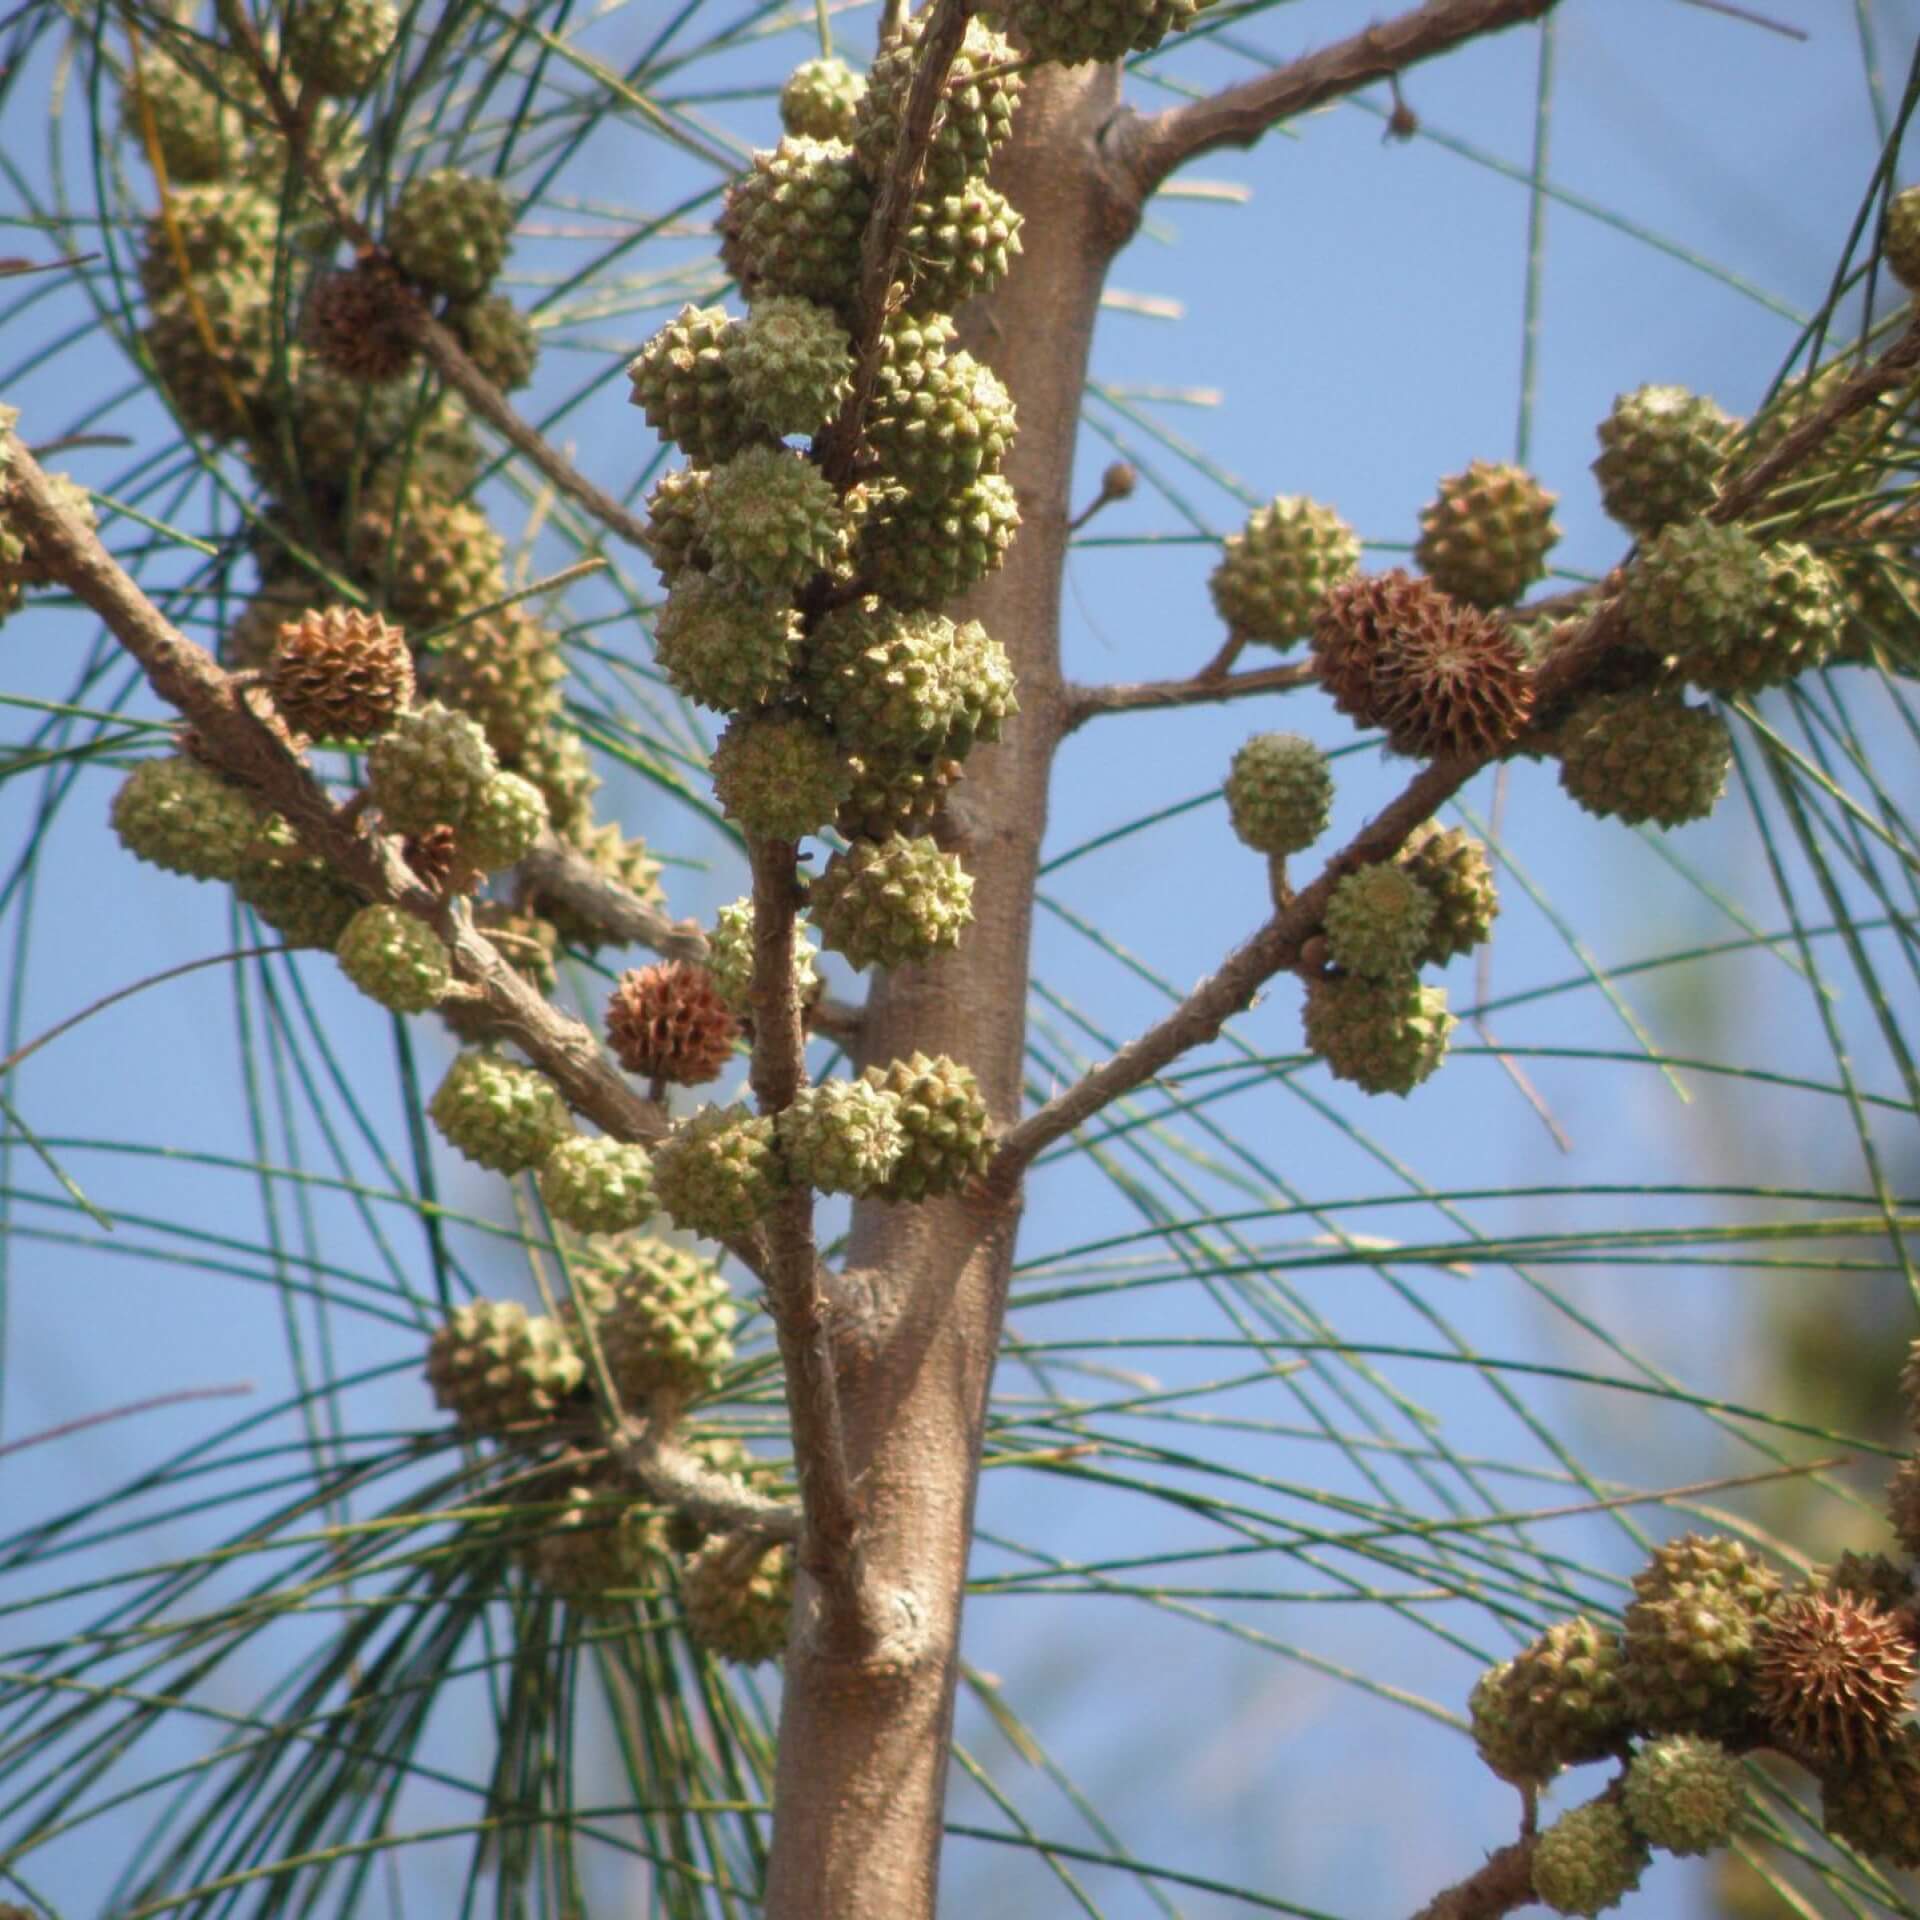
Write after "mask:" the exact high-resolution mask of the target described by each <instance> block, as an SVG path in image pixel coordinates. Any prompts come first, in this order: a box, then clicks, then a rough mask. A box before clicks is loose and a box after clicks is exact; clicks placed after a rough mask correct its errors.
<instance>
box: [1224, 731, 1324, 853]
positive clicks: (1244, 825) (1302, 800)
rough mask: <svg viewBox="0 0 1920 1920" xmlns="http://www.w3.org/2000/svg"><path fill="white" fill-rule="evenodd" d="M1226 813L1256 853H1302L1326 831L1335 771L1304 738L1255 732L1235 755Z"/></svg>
mask: <svg viewBox="0 0 1920 1920" xmlns="http://www.w3.org/2000/svg"><path fill="white" fill-rule="evenodd" d="M1226 795H1227V814H1228V817H1229V818H1230V819H1231V820H1232V822H1233V830H1234V832H1235V834H1237V835H1238V836H1239V838H1240V839H1241V841H1242V842H1244V843H1245V844H1246V845H1247V846H1249V847H1251V848H1253V850H1254V851H1255V852H1256V853H1269V854H1271V853H1283V854H1284V853H1300V852H1302V851H1304V850H1305V849H1306V848H1308V847H1310V846H1312V845H1313V843H1314V842H1315V841H1316V840H1317V839H1319V837H1320V836H1321V834H1323V833H1324V832H1326V830H1327V818H1328V815H1329V814H1330V813H1331V812H1332V811H1333V772H1332V769H1331V768H1330V767H1329V766H1328V764H1327V756H1326V755H1325V754H1324V753H1323V752H1321V750H1320V749H1319V748H1318V747H1316V746H1315V745H1314V744H1313V742H1312V741H1311V740H1309V739H1308V738H1307V737H1306V736H1305V735H1304V734H1299V733H1257V734H1255V735H1254V736H1253V738H1252V739H1251V740H1249V741H1248V742H1247V743H1246V745H1245V746H1243V747H1241V748H1240V750H1239V751H1238V752H1237V753H1236V754H1235V755H1234V756H1233V765H1232V767H1231V769H1230V770H1229V771H1228V774H1227V784H1226Z"/></svg>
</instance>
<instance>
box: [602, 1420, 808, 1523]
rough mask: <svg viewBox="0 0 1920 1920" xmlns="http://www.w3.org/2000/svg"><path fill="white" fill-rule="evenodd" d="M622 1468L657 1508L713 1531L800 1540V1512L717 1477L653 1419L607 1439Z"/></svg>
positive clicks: (636, 1422)
mask: <svg viewBox="0 0 1920 1920" xmlns="http://www.w3.org/2000/svg"><path fill="white" fill-rule="evenodd" d="M607 1447H608V1451H609V1452H610V1453H611V1454H612V1456H613V1458H614V1459H615V1460H616V1461H617V1462H618V1463H619V1466H620V1469H621V1471H622V1472H623V1473H625V1474H626V1475H627V1477H628V1478H629V1479H630V1480H632V1481H633V1483H634V1484H635V1485H636V1486H637V1487H638V1488H639V1489H640V1491H641V1492H642V1493H644V1494H645V1495H646V1496H647V1498H648V1499H649V1500H651V1501H653V1502H654V1503H655V1504H656V1505H659V1506H663V1507H672V1508H673V1509H674V1510H675V1512H677V1513H683V1514H685V1515H686V1517H687V1518H688V1519H689V1520H692V1521H694V1522H695V1523H696V1524H697V1525H699V1526H701V1527H704V1528H706V1529H707V1530H708V1531H709V1532H712V1533H753V1534H759V1535H760V1536H761V1537H762V1538H764V1539H768V1540H798V1539H799V1537H800V1509H799V1508H798V1507H796V1506H794V1505H792V1504H791V1503H790V1502H788V1501H785V1500H773V1499H769V1498H768V1497H767V1495H765V1494H762V1493H755V1492H753V1491H752V1490H751V1489H750V1488H748V1487H744V1486H742V1485H741V1484H740V1483H739V1481H737V1480H735V1479H734V1478H733V1477H732V1476H731V1475H729V1474H724V1473H715V1472H714V1470H713V1469H712V1468H711V1467H709V1466H707V1465H706V1464H705V1463H704V1462H703V1461H702V1460H700V1459H699V1458H698V1457H696V1456H695V1455H694V1454H691V1453H689V1452H688V1451H687V1450H686V1448H684V1447H682V1446H677V1445H676V1444H675V1443H674V1441H673V1438H672V1434H671V1431H670V1430H669V1431H667V1432H662V1431H661V1430H660V1428H659V1427H658V1426H657V1424H656V1423H655V1422H653V1421H651V1420H629V1421H627V1422H626V1423H625V1424H624V1426H623V1427H622V1428H621V1430H620V1431H619V1432H618V1433H616V1434H612V1435H610V1436H609V1437H608V1441H607Z"/></svg>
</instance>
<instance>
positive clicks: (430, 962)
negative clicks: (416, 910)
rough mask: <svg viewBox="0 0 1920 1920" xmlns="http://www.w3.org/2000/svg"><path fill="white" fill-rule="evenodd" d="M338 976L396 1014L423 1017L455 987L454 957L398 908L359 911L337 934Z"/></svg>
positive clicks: (423, 925)
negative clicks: (340, 975)
mask: <svg viewBox="0 0 1920 1920" xmlns="http://www.w3.org/2000/svg"><path fill="white" fill-rule="evenodd" d="M333 957H334V958H335V959H336V960H338V961H339V962H340V971H341V972H342V973H344V974H345V975H346V976H347V978H348V979H349V980H351V981H352V982H353V984H354V985H355V986H356V987H358V988H359V989H360V991H361V992H362V993H364V994H365V995H366V996H367V997H368V999H370V1000H377V1001H379V1003H380V1004H381V1005H382V1006H383V1007H387V1008H389V1009H390V1010H391V1011H393V1012H394V1013H425V1012H426V1010H427V1009H428V1008H429V1007H431V1006H435V1005H437V1004H438V1003H439V1001H440V999H441V997H442V996H443V995H444V994H445V993H446V991H447V989H448V987H450V986H451V985H452V984H453V956H452V955H451V954H450V953H448V951H447V949H446V944H445V942H444V941H442V940H441V938H440V936H439V935H438V934H437V933H435V932H434V930H433V929H432V928H431V927H430V926H428V925H427V923H426V922H425V921H424V920H416V919H415V918H414V916H413V915H412V914H410V913H402V912H401V911H400V909H399V908H398V907H384V906H373V907H362V908H361V909H360V911H359V912H358V913H356V914H355V915H354V916H353V918H352V919H351V920H349V921H348V922H347V924H346V927H345V928H344V929H343V931H342V932H341V935H340V938H339V940H338V941H337V942H336V943H335V946H334V949H333Z"/></svg>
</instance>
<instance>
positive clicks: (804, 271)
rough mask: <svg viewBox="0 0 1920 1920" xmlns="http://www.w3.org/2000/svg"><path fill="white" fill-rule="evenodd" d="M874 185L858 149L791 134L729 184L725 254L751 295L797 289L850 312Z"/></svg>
mask: <svg viewBox="0 0 1920 1920" xmlns="http://www.w3.org/2000/svg"><path fill="white" fill-rule="evenodd" d="M872 207H873V188H872V186H871V185H870V184H869V182H868V179H867V176H866V174H865V173H864V172H863V171H862V169H861V167H860V164H859V162H858V161H857V160H856V159H855V158H854V155H853V149H852V148H851V147H848V146H846V145H844V144H843V143H842V142H840V141H838V140H810V139H807V138H805V137H804V136H794V135H789V136H788V138H786V139H784V140H782V141H781V142H780V144H779V145H778V146H777V147H775V148H773V149H772V150H771V151H770V152H769V151H762V152H758V153H756V154H755V155H754V156H753V166H752V169H751V170H750V171H749V172H747V173H745V174H743V175H741V176H740V178H738V179H737V180H735V181H734V183H733V185H732V186H731V187H729V188H728V189H727V199H726V206H725V208H724V209H723V211H722V213H721V216H720V235H721V245H720V257H721V259H722V260H723V261H725V263H726V266H727V270H728V271H729V272H730V273H731V274H732V275H733V277H734V278H735V279H736V280H737V281H739V283H740V288H741V291H742V292H743V293H745V294H746V295H747V296H748V298H749V299H756V298H758V297H759V295H760V294H761V293H763V292H765V293H795V294H798V295H800V297H801V298H802V299H805V300H817V301H819V302H820V304H821V305H822V306H826V307H833V308H835V309H837V310H838V311H840V312H841V313H843V314H844V313H845V312H846V311H847V310H848V309H849V308H850V307H851V305H852V303H853V298H854V292H855V289H856V288H857V287H858V285H859V281H860V242H861V238H862V236H863V235H864V234H865V232H866V226H867V215H868V214H869V212H871V210H872Z"/></svg>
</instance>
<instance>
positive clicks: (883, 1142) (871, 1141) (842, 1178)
mask: <svg viewBox="0 0 1920 1920" xmlns="http://www.w3.org/2000/svg"><path fill="white" fill-rule="evenodd" d="M775 1131H776V1135H777V1137H778V1139H779V1142H780V1151H781V1152H782V1154H784V1155H785V1157H786V1162H787V1171H788V1172H789V1173H790V1174H791V1175H792V1176H793V1178H794V1180H795V1182H796V1183H797V1184H799V1185H801V1186H807V1187H814V1188H817V1189H818V1190H819V1191H820V1192H821V1193H850V1194H853V1195H856V1196H858V1195H860V1194H866V1193H872V1192H873V1191H875V1189H876V1188H879V1187H882V1186H884V1185H885V1184H886V1183H887V1181H888V1180H889V1179H891V1178H892V1176H893V1173H894V1169H895V1168H896V1167H898V1166H899V1164H900V1156H901V1155H902V1154H903V1153H904V1152H905V1151H906V1145H907V1136H906V1131H905V1129H904V1128H903V1127H902V1126H901V1124H900V1102H899V1100H898V1099H897V1098H896V1097H895V1096H894V1095H893V1094H891V1093H888V1092H887V1091H885V1089H883V1088H881V1087H877V1086H873V1085H871V1084H870V1083H869V1082H867V1081H865V1080H825V1081H821V1082H820V1083H819V1084H818V1085H815V1086H811V1087H807V1088H804V1089H803V1090H802V1091H801V1092H800V1093H798V1094H796V1095H795V1096H794V1100H793V1103H792V1105H790V1106H789V1107H787V1108H786V1109H785V1110H784V1111H783V1112H782V1113H781V1114H780V1116H779V1119H778V1121H777V1123H776V1128H775Z"/></svg>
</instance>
